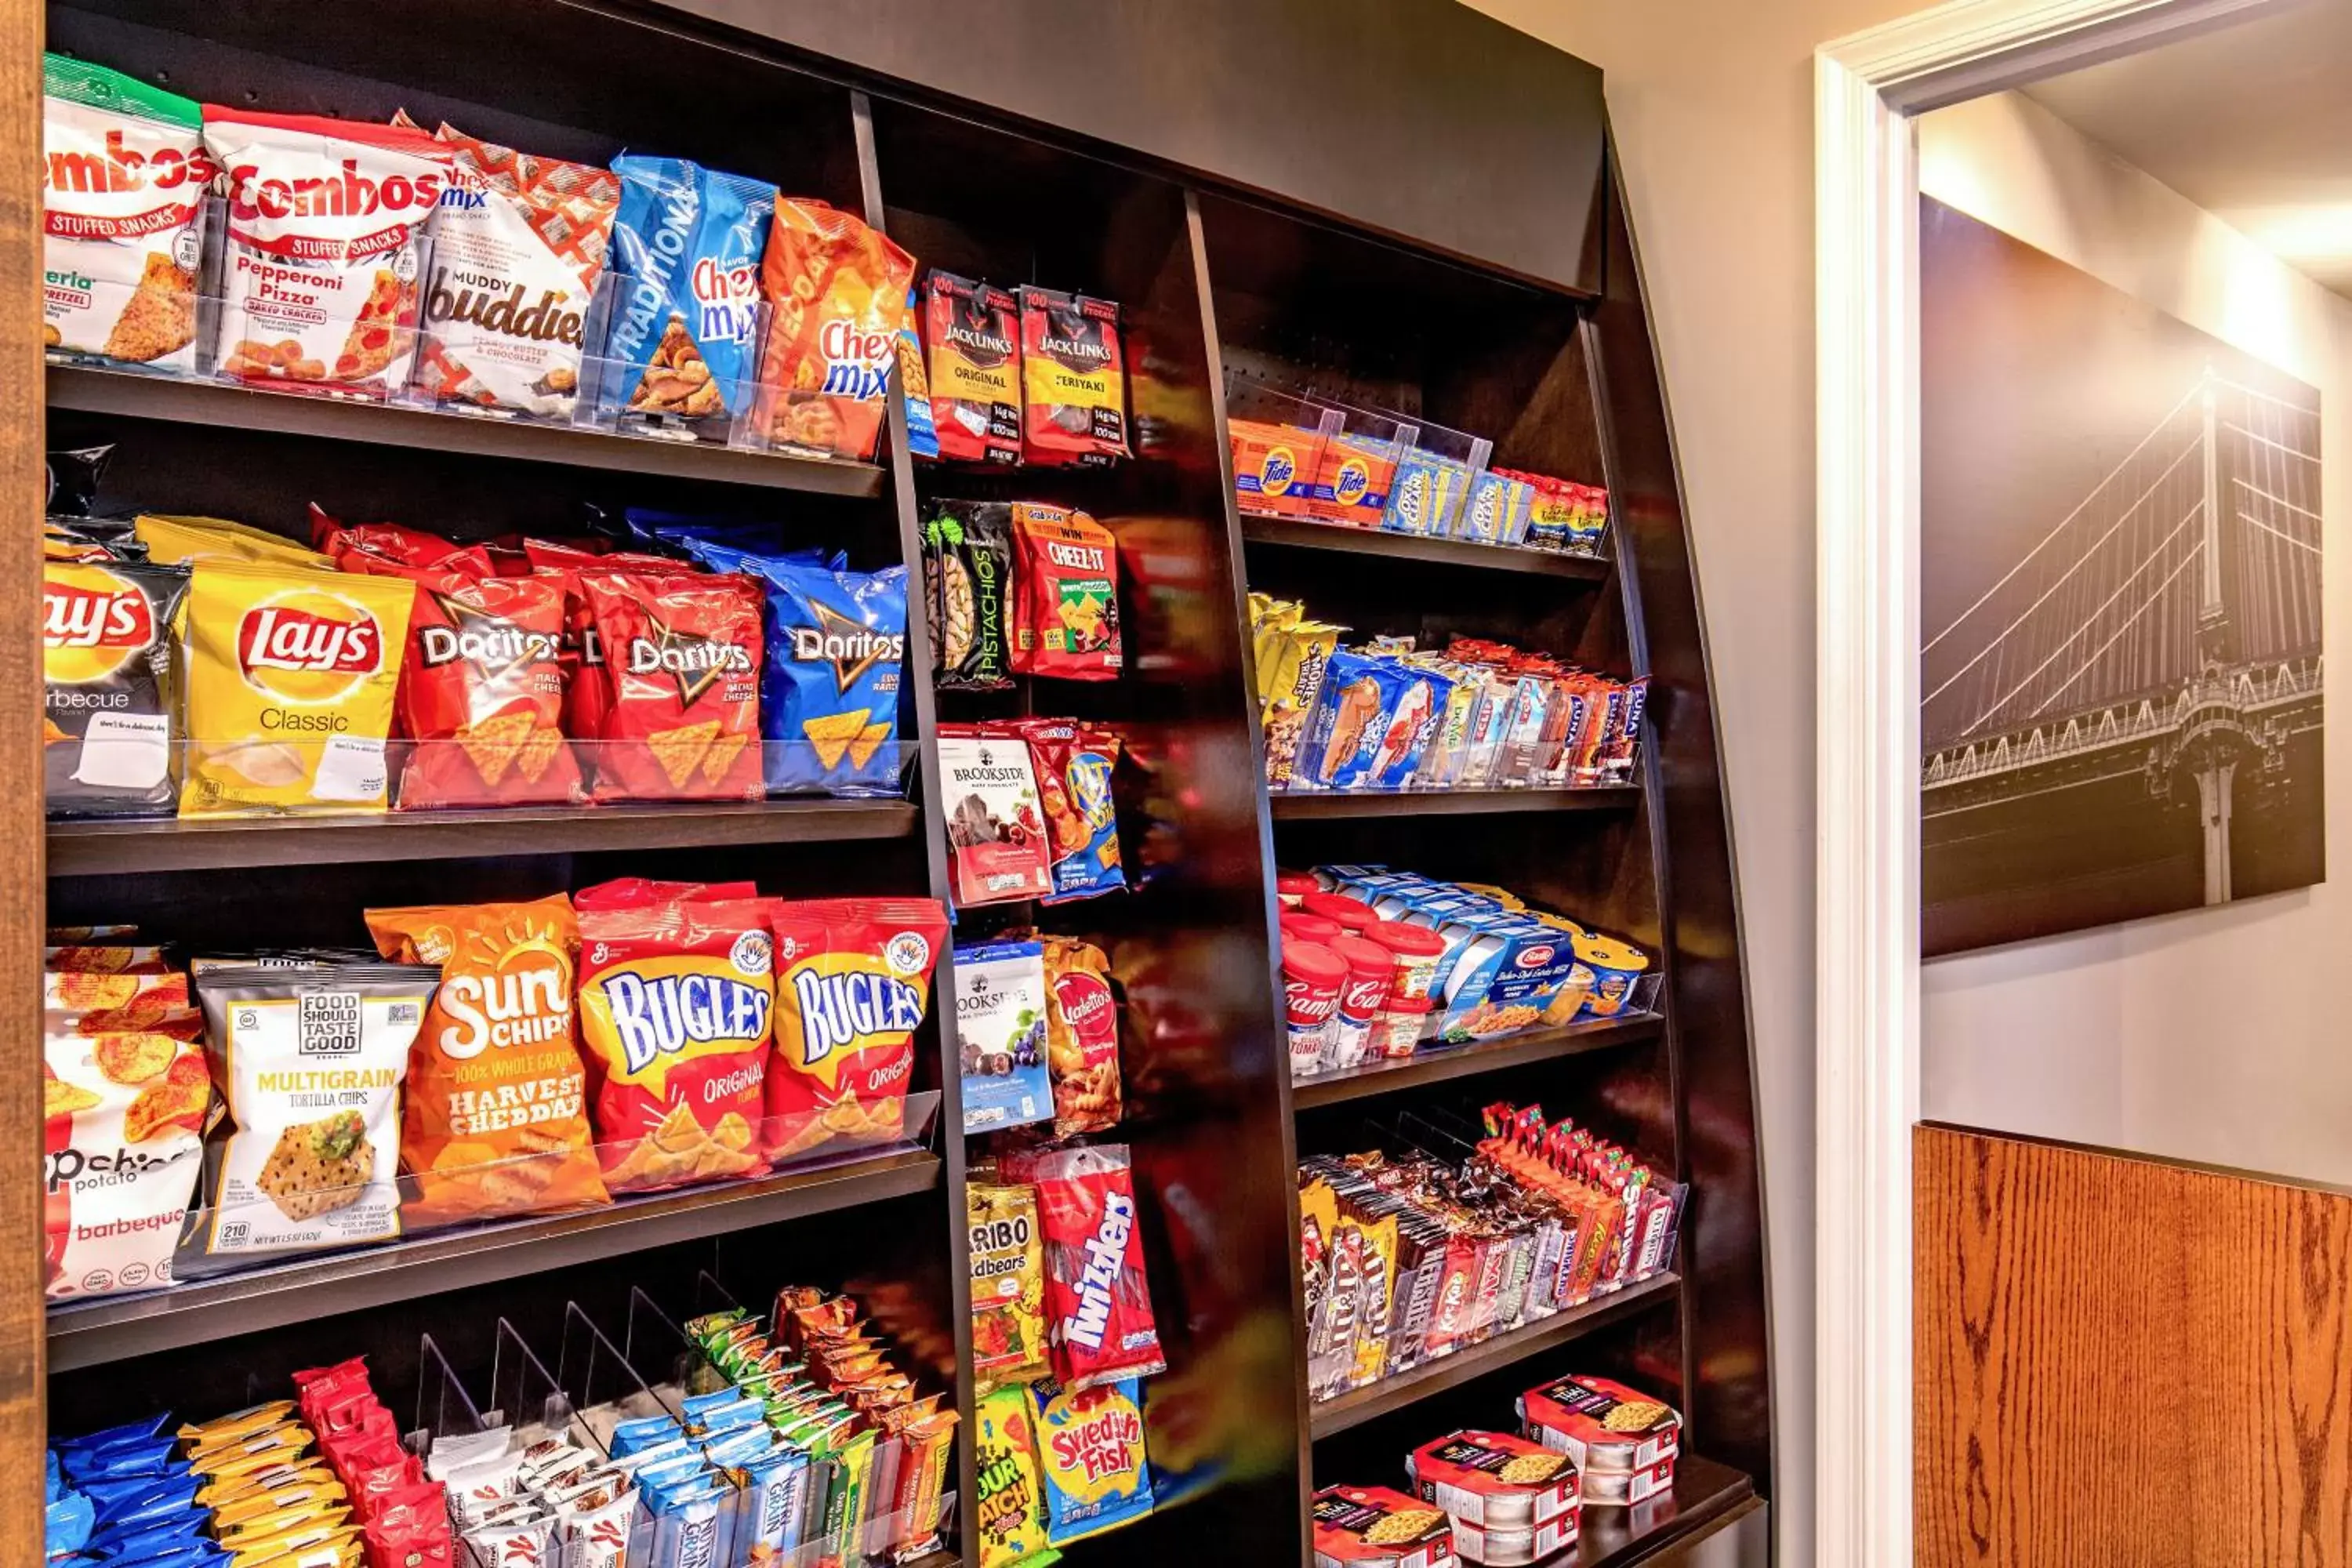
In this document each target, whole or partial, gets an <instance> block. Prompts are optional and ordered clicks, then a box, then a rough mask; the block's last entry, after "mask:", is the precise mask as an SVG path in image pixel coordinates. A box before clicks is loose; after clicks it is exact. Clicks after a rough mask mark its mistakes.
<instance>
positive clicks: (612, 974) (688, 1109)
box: [578, 880, 775, 1192]
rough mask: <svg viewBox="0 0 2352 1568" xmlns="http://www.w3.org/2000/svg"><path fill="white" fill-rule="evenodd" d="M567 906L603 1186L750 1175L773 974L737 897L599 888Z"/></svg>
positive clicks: (618, 1188)
mask: <svg viewBox="0 0 2352 1568" xmlns="http://www.w3.org/2000/svg"><path fill="white" fill-rule="evenodd" d="M578 907H579V911H580V944H581V946H580V955H581V963H580V1019H581V1038H582V1042H583V1045H584V1046H585V1047H586V1054H587V1066H588V1076H589V1088H590V1095H591V1103H592V1105H593V1111H594V1120H595V1128H596V1136H597V1140H598V1142H599V1144H600V1147H599V1149H598V1151H597V1153H598V1158H599V1159H600V1160H601V1161H602V1162H603V1163H604V1180H605V1184H606V1185H607V1186H609V1187H610V1188H611V1189H612V1190H613V1191H614V1192H626V1191H639V1190H644V1189H647V1188H652V1187H666V1186H675V1185H677V1184H680V1183H684V1182H698V1181H708V1180H711V1179H713V1178H716V1177H720V1176H740V1175H743V1174H745V1173H749V1172H751V1171H754V1170H757V1169H758V1168H759V1166H760V1163H761V1148H760V1136H759V1132H760V1129H759V1123H760V1117H761V1107H760V1092H761V1090H760V1086H761V1080H762V1079H764V1078H765V1077H766V1076H767V1068H768V1034H769V1025H770V1022H771V1018H770V1015H771V1014H772V1011H773V1009H774V1005H775V984H774V981H775V973H774V971H775V965H774V963H773V962H772V959H773V950H772V941H771V939H770V937H769V934H768V927H767V921H766V919H765V916H764V913H763V911H762V910H761V905H760V904H759V903H758V902H757V901H756V900H754V899H753V897H752V896H751V888H750V887H749V885H748V884H730V885H727V886H722V887H715V888H714V887H704V886H701V885H699V884H693V883H686V884H679V883H668V884H664V883H650V882H644V881H640V880H625V881H622V882H608V883H605V884H603V885H602V886H600V887H596V888H590V889H584V890H583V891H582V893H581V894H580V895H579V899H578Z"/></svg>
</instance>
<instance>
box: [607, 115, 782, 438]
mask: <svg viewBox="0 0 2352 1568" xmlns="http://www.w3.org/2000/svg"><path fill="white" fill-rule="evenodd" d="M613 173H614V174H617V175H619V176H620V179H621V206H620V211H619V213H618V214H617V215H616V216H614V220H613V247H612V267H613V269H614V272H615V273H616V274H617V275H618V278H619V283H618V285H617V287H618V289H619V290H620V291H619V294H618V295H617V297H616V298H615V299H614V300H613V303H612V307H611V310H612V314H611V316H610V318H609V320H608V322H607V325H606V328H605V335H604V353H605V356H606V357H607V358H608V359H609V360H611V361H612V362H613V363H611V364H609V365H608V366H607V367H606V369H605V372H604V387H603V391H602V393H601V395H600V396H599V399H598V401H599V403H600V405H602V406H603V407H604V409H605V410H607V411H608V412H609V411H614V410H618V409H620V408H622V407H623V405H625V406H626V409H627V412H628V413H629V414H631V415H635V416H650V415H657V414H658V415H670V416H683V417H685V418H688V419H711V420H724V419H727V418H730V417H731V416H734V415H736V414H738V413H740V412H742V410H741V409H740V408H737V407H735V406H733V404H734V403H736V402H742V401H746V400H748V398H749V396H750V394H751V386H752V384H753V382H754V381H755V380H756V379H757V371H758V364H759V348H760V344H759V321H760V258H761V255H762V254H764V253H765V251H766V249H767V243H768V224H769V219H770V217H771V216H772V214H773V213H774V211H775V207H776V187H775V186H773V185H771V184H762V183H761V182H760V181H758V180H751V179H746V178H744V177H743V176H742V175H740V174H720V173H719V172H718V171H717V170H714V169H705V168H702V167H700V166H699V165H698V164H694V163H688V162H687V161H686V160H685V159H683V158H653V157H646V156H642V155H639V154H636V153H625V154H624V155H622V156H621V157H618V158H615V159H614V160H613Z"/></svg>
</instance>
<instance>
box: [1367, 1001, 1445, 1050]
mask: <svg viewBox="0 0 2352 1568" xmlns="http://www.w3.org/2000/svg"><path fill="white" fill-rule="evenodd" d="M1435 1008H1436V1004H1435V1003H1433V1002H1432V1001H1431V1000H1430V999H1429V998H1428V997H1426V996H1424V997H1423V998H1422V999H1421V1000H1420V1001H1418V1002H1414V1001H1411V1000H1403V999H1400V998H1398V997H1395V996H1391V997H1390V998H1389V1005H1387V1006H1385V1007H1383V1008H1381V1016H1380V1019H1379V1021H1378V1022H1376V1023H1375V1024H1373V1025H1372V1032H1371V1036H1370V1041H1369V1042H1368V1044H1367V1046H1366V1050H1367V1051H1368V1053H1369V1054H1370V1055H1371V1056H1376V1057H1409V1056H1411V1055H1412V1053H1413V1052H1414V1051H1416V1050H1418V1049H1420V1047H1421V1037H1422V1036H1423V1035H1424V1034H1426V1033H1427V1032H1428V1030H1429V1016H1430V1014H1431V1013H1432V1012H1433V1011H1434V1010H1435Z"/></svg>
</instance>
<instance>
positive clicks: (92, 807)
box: [41, 561, 188, 816]
mask: <svg viewBox="0 0 2352 1568" xmlns="http://www.w3.org/2000/svg"><path fill="white" fill-rule="evenodd" d="M187 595H188V572H187V568H185V567H183V566H149V565H145V564H133V563H128V562H120V561H110V562H106V563H96V562H65V561H47V562H44V563H42V566H41V683H42V687H43V689H44V692H45V697H46V707H45V714H44V718H43V720H42V723H41V757H42V764H43V773H44V775H45V777H44V787H45V793H46V794H47V798H48V807H49V814H50V815H51V816H168V815H170V813H171V810H172V807H173V803H175V802H176V801H177V800H178V799H179V793H180V791H179V784H178V777H177V775H178V773H179V761H180V759H179V757H178V755H177V747H176V746H175V745H174V742H175V741H176V740H177V739H178V735H177V733H176V726H175V724H174V722H173V721H174V717H175V716H176V714H177V713H178V712H179V706H180V705H179V694H178V690H177V688H176V683H175V682H174V680H173V668H172V644H173V638H172V625H173V621H174V620H176V619H177V618H178V616H179V614H180V605H181V603H182V601H184V599H186V597H187Z"/></svg>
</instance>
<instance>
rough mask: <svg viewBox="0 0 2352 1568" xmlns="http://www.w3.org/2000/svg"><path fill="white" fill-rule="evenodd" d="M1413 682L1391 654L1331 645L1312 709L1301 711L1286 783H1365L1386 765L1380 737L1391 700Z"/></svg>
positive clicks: (1349, 786)
mask: <svg viewBox="0 0 2352 1568" xmlns="http://www.w3.org/2000/svg"><path fill="white" fill-rule="evenodd" d="M1413 684H1414V681H1413V675H1412V671H1409V670H1407V669H1406V668H1405V667H1404V666H1403V665H1402V664H1399V663H1398V662H1397V661H1396V660H1394V659H1391V658H1377V657H1375V656H1373V655H1370V654H1365V653H1358V652H1356V651H1355V650H1354V649H1352V648H1337V649H1334V650H1333V652H1332V654H1331V657H1330V658H1329V660H1328V662H1326V664H1325V665H1324V667H1323V685H1322V689H1320V690H1319V691H1318V692H1317V693H1316V697H1315V708H1314V710H1313V711H1312V712H1310V713H1309V714H1308V715H1307V728H1306V732H1305V735H1304V738H1302V739H1301V740H1300V741H1299V742H1298V756H1297V761H1296V762H1295V763H1293V764H1292V767H1291V775H1290V777H1291V787H1292V788H1294V789H1301V788H1304V789H1333V790H1358V789H1370V788H1371V787H1372V781H1373V779H1374V777H1375V776H1376V775H1377V774H1378V773H1379V772H1380V771H1381V767H1383V766H1384V765H1386V764H1385V762H1384V759H1386V757H1387V752H1388V748H1387V746H1386V742H1387V739H1388V736H1389V731H1390V728H1391V720H1392V719H1393V718H1394V717H1395V715H1396V711H1397V704H1398V702H1399V701H1400V700H1402V698H1403V697H1404V694H1405V692H1406V690H1407V689H1409V688H1411V687H1412V685H1413Z"/></svg>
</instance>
